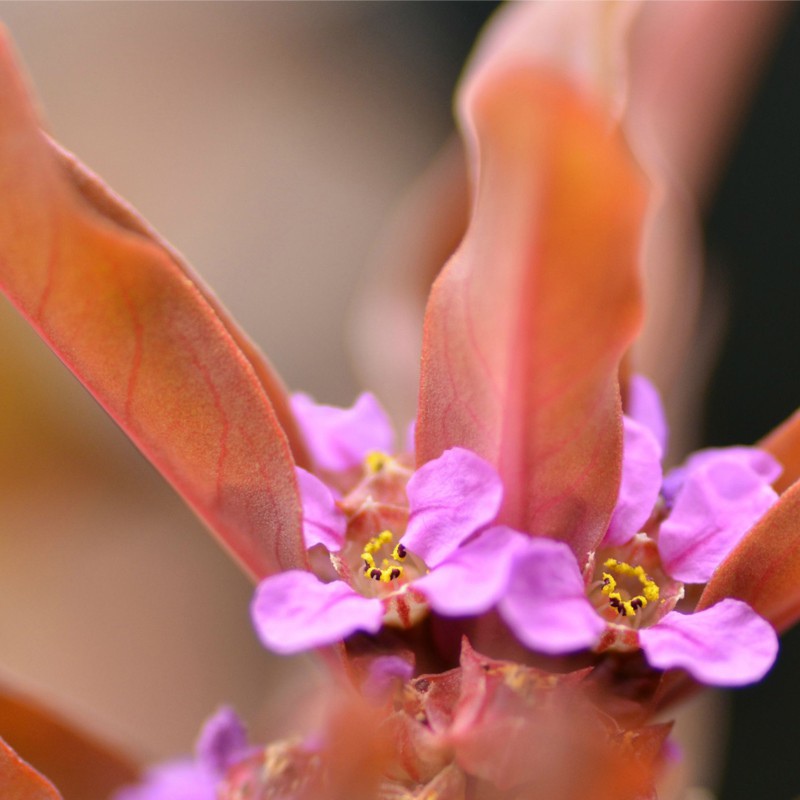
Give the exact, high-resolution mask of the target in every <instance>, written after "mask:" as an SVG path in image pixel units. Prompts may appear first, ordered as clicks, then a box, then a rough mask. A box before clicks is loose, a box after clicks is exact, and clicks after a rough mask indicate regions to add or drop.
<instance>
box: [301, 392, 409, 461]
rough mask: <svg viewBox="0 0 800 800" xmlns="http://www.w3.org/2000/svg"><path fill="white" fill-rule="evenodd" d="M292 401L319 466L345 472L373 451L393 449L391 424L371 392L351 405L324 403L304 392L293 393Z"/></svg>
mask: <svg viewBox="0 0 800 800" xmlns="http://www.w3.org/2000/svg"><path fill="white" fill-rule="evenodd" d="M291 404H292V411H293V412H294V414H295V417H296V418H297V422H298V424H299V425H300V430H301V431H302V432H303V435H304V436H305V439H306V443H307V445H308V449H309V450H310V452H311V457H312V458H313V459H314V462H315V463H316V465H317V467H318V468H319V469H324V470H329V471H331V472H343V471H345V470H348V469H352V468H353V467H359V466H361V465H362V464H363V463H364V458H365V457H366V455H367V454H368V453H369V452H371V451H372V450H379V451H381V452H387V453H389V452H391V451H392V446H393V442H394V431H393V430H392V423H391V422H390V420H389V417H388V416H387V415H386V412H385V411H384V410H383V409H382V408H381V406H380V404H379V403H378V401H377V399H376V398H375V396H374V395H373V394H370V393H369V392H365V393H364V394H362V395H361V396H360V397H359V398H358V400H356V402H355V403H354V404H353V406H352V407H350V408H338V407H336V406H326V405H321V404H319V403H315V402H314V401H313V400H312V399H311V398H310V397H309V396H308V395H307V394H303V393H297V394H294V395H292V398H291Z"/></svg>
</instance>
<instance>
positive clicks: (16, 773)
mask: <svg viewBox="0 0 800 800" xmlns="http://www.w3.org/2000/svg"><path fill="white" fill-rule="evenodd" d="M0 796H2V798H3V800H62V798H61V795H60V794H59V793H58V792H57V791H56V789H55V787H54V786H53V784H51V783H50V781H48V780H47V779H46V778H44V777H42V776H41V775H40V774H39V773H38V772H37V771H36V770H35V769H33V768H32V767H31V766H30V765H29V764H26V763H25V762H24V761H23V760H22V759H21V758H20V757H19V756H18V755H17V754H16V753H15V752H14V751H13V750H12V749H11V748H10V747H9V746H8V745H7V744H6V743H5V742H4V741H3V740H2V739H0Z"/></svg>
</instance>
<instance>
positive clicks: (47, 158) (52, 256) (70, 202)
mask: <svg viewBox="0 0 800 800" xmlns="http://www.w3.org/2000/svg"><path fill="white" fill-rule="evenodd" d="M0 286H1V287H2V288H3V290H4V291H5V292H6V293H7V294H8V296H9V297H10V299H11V300H12V302H13V303H14V304H15V305H16V306H17V307H18V308H19V310H20V311H21V312H22V313H23V314H24V315H25V317H26V318H27V319H28V320H29V321H30V323H31V324H32V325H33V326H34V328H35V329H36V330H37V331H38V332H39V333H40V335H41V336H42V337H43V338H44V339H45V341H46V342H47V343H48V344H49V345H50V347H51V348H52V349H53V350H54V351H55V352H56V353H57V354H58V356H59V357H60V358H61V359H62V360H63V361H64V362H65V364H66V365H67V366H68V367H69V368H70V369H71V370H72V371H73V372H74V373H75V374H76V375H77V377H78V378H79V379H80V380H81V381H82V382H83V384H84V385H85V386H86V387H87V389H88V390H89V391H90V392H91V393H92V394H93V395H94V397H95V398H96V399H97V400H98V401H99V402H100V404H101V405H102V406H103V407H104V408H105V409H106V410H107V411H108V413H109V414H110V415H111V416H112V417H113V418H114V419H115V420H116V421H117V422H118V424H119V425H120V426H121V427H122V429H123V430H124V431H125V432H126V433H127V434H128V435H129V436H130V437H131V438H132V439H133V440H134V442H135V443H136V444H137V445H138V446H139V448H140V449H141V450H142V452H143V453H144V454H145V455H146V456H147V457H148V458H149V459H150V461H152V463H153V464H154V465H155V467H156V468H157V469H158V470H159V471H160V472H161V473H162V474H163V475H164V476H165V477H166V478H167V479H168V480H169V481H170V482H171V483H172V485H173V486H174V487H175V488H176V489H177V490H178V492H180V493H181V495H182V496H183V497H184V499H185V500H186V501H187V502H188V503H189V505H190V506H191V507H192V508H193V509H194V510H195V511H196V512H197V513H198V514H199V516H200V517H201V518H202V519H203V520H204V521H205V522H206V523H207V524H208V525H209V527H210V528H211V529H212V530H213V531H214V532H215V533H216V535H217V536H218V537H219V538H220V539H221V541H222V542H223V543H224V544H225V545H226V546H227V547H228V548H229V549H230V551H231V552H232V553H233V554H234V556H235V557H236V558H237V559H238V560H239V561H240V562H241V563H242V565H243V566H244V567H245V568H246V569H247V570H248V571H249V572H250V573H251V574H253V575H254V576H256V577H261V576H263V575H266V574H269V573H270V572H273V571H275V570H277V569H289V568H293V567H300V566H303V565H304V564H305V553H304V550H303V545H302V536H301V532H300V531H301V529H300V505H299V500H298V495H297V488H296V484H295V479H294V469H293V467H294V464H293V459H292V453H291V451H290V446H289V442H288V441H287V438H286V436H285V435H284V433H283V431H282V428H281V425H280V424H279V419H278V416H277V414H276V410H275V409H276V408H277V409H278V411H279V413H280V414H281V417H282V421H283V423H284V425H285V426H286V427H287V429H288V430H289V432H290V434H292V436H293V439H294V442H295V444H296V452H297V453H298V456H299V457H300V458H301V459H302V444H301V443H300V441H299V437H297V436H295V435H294V434H293V423H292V420H291V415H290V412H289V411H288V408H287V407H286V404H285V396H284V392H283V389H282V387H281V385H280V382H279V381H278V380H277V378H276V377H275V376H274V374H273V373H272V372H271V370H270V368H269V366H268V365H267V364H266V362H265V361H264V360H263V359H262V358H261V357H260V355H259V354H258V353H257V351H256V350H255V348H254V347H253V346H252V344H251V343H250V342H249V341H248V340H247V338H246V337H245V336H244V334H242V333H241V332H240V331H239V330H238V329H237V328H236V326H235V325H234V323H233V322H232V321H231V320H230V319H229V318H228V317H227V316H226V315H225V313H224V311H223V310H222V309H221V307H220V305H219V303H218V302H217V301H216V300H215V299H214V298H213V296H212V295H211V293H210V291H209V290H208V289H206V288H205V287H204V286H203V285H202V282H201V281H200V280H199V279H198V278H197V277H196V276H194V275H193V274H192V273H191V271H190V270H189V268H188V267H186V266H185V265H184V264H183V263H182V262H181V261H180V259H179V257H177V256H176V254H175V253H174V252H173V251H172V250H170V249H169V248H167V247H166V246H164V245H163V244H162V242H161V241H160V240H159V239H158V238H157V237H156V236H155V235H154V234H153V233H152V231H151V230H150V229H149V228H148V227H147V225H146V224H145V223H143V222H142V221H141V220H139V219H138V218H137V217H136V215H135V214H134V213H133V212H132V211H131V210H130V209H129V208H128V207H127V206H125V205H124V203H122V202H121V201H119V200H117V199H116V198H115V197H114V195H113V194H112V193H111V192H110V191H108V190H107V189H105V188H104V187H103V186H102V184H101V183H100V182H99V181H98V180H97V179H96V178H94V176H92V175H91V174H90V173H89V172H88V171H86V170H85V169H83V168H82V167H80V166H79V165H77V164H76V162H75V161H74V159H72V158H71V157H70V156H69V155H68V154H65V153H64V152H63V151H61V150H60V149H58V148H57V147H55V146H54V145H53V144H52V143H51V142H50V141H49V139H48V138H47V137H46V136H45V135H44V134H42V133H41V132H40V130H39V127H38V120H37V118H36V115H35V113H34V111H33V108H32V105H31V102H30V100H29V99H28V96H27V92H26V91H25V86H24V84H23V81H22V78H21V76H20V74H19V72H18V70H17V68H16V65H15V63H14V59H13V56H12V54H11V49H10V46H9V44H8V41H7V38H6V37H5V36H3V35H2V32H1V31H0ZM273 403H274V405H273Z"/></svg>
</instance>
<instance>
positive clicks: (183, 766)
mask: <svg viewBox="0 0 800 800" xmlns="http://www.w3.org/2000/svg"><path fill="white" fill-rule="evenodd" d="M219 779H220V776H219V775H218V774H216V773H215V772H211V771H210V770H208V769H206V768H205V767H204V766H203V765H201V764H197V763H196V762H195V761H192V760H191V759H180V760H176V761H168V762H167V763H165V764H159V765H158V766H157V767H153V768H152V769H150V770H148V771H147V774H146V775H145V777H144V779H143V780H142V782H141V783H140V784H138V785H136V786H130V787H127V788H125V789H121V790H120V791H119V792H117V793H116V794H115V795H114V797H113V800H216V797H217V788H216V787H217V783H219Z"/></svg>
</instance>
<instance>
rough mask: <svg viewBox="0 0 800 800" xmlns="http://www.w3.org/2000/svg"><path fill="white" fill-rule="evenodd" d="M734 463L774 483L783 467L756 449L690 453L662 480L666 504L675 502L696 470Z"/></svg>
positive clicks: (763, 451)
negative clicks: (719, 462) (717, 464)
mask: <svg viewBox="0 0 800 800" xmlns="http://www.w3.org/2000/svg"><path fill="white" fill-rule="evenodd" d="M720 460H722V461H735V462H736V463H737V464H741V465H742V466H743V467H745V468H747V469H749V470H751V471H752V472H753V473H754V474H755V475H757V476H759V477H760V478H762V479H763V482H764V483H775V481H776V480H777V478H778V477H780V474H781V473H782V472H783V467H782V466H781V464H780V462H779V461H777V460H776V459H775V458H774V457H773V456H772V455H771V454H770V453H768V452H767V451H765V450H761V449H759V448H758V447H742V446H738V447H710V448H708V449H706V450H698V451H697V452H696V453H692V455H690V456H689V458H687V459H686V461H685V462H684V463H683V464H681V466H679V467H675V469H672V470H670V471H669V472H668V473H667V475H666V477H665V478H664V485H663V487H662V491H663V493H664V497H665V499H666V500H667V502H668V503H672V502H673V501H674V500H675V497H676V496H677V494H678V492H679V491H680V490H681V487H682V486H683V484H684V483H685V481H686V479H687V478H688V476H689V475H690V474H691V473H692V472H694V471H695V470H697V469H701V468H702V467H704V466H705V465H707V464H710V463H713V462H715V461H720Z"/></svg>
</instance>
